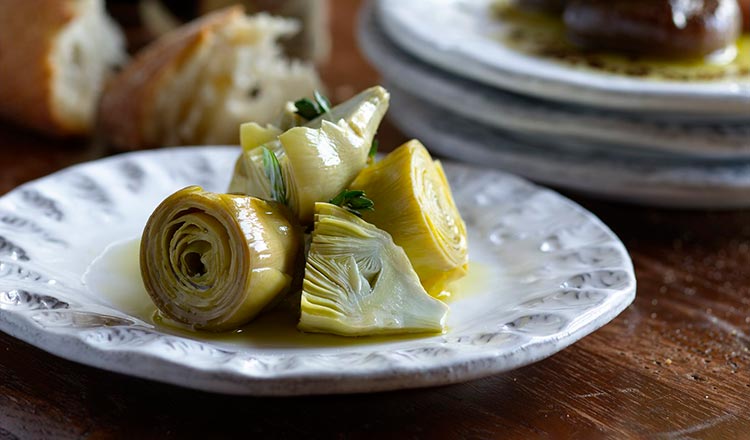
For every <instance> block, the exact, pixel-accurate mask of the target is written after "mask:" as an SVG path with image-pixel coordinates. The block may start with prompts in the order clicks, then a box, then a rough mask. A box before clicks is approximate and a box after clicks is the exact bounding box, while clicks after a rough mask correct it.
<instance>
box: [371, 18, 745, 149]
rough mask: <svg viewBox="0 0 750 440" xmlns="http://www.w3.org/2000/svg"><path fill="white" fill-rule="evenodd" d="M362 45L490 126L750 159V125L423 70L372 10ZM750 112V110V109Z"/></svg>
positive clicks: (589, 142)
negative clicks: (536, 94) (588, 102)
mask: <svg viewBox="0 0 750 440" xmlns="http://www.w3.org/2000/svg"><path fill="white" fill-rule="evenodd" d="M358 36H359V42H360V47H361V48H362V50H363V52H364V53H365V54H366V55H367V57H368V59H369V61H370V62H371V63H372V64H373V65H374V66H375V68H376V69H377V70H378V71H379V72H380V74H381V75H382V76H383V78H384V79H385V80H386V81H387V82H388V83H391V84H396V85H398V87H399V88H400V89H402V90H408V91H409V93H410V94H412V95H414V96H416V97H418V98H420V99H422V100H424V101H425V102H427V103H430V104H434V105H436V106H439V107H441V108H444V109H447V110H449V111H451V112H453V113H456V114H459V115H461V116H464V117H466V118H468V119H472V120H475V121H478V122H482V123H484V124H487V125H490V126H493V127H496V128H500V129H503V130H507V131H512V132H516V133H519V134H525V135H529V136H534V137H537V138H539V139H541V138H542V137H545V136H546V137H549V141H550V142H553V143H554V144H555V145H559V144H560V143H561V141H562V140H564V139H565V140H568V146H569V147H570V148H582V149H588V150H597V149H600V150H605V151H607V152H610V153H613V152H621V153H622V154H628V155H641V156H646V155H647V156H651V157H654V158H659V159H661V160H670V159H673V158H675V157H678V156H681V157H682V158H687V157H692V158H705V159H732V160H735V159H748V158H750V120H749V121H748V122H741V121H711V122H705V121H676V120H674V119H660V118H658V117H657V116H658V115H655V114H648V113H646V114H635V113H622V112H613V111H606V110H601V109H596V108H589V107H581V106H571V105H563V104H559V103H554V102H547V101H541V100H537V99H533V98H529V97H525V96H521V95H517V94H514V93H509V92H505V91H503V90H500V89H496V88H493V87H490V86H486V85H483V84H481V83H478V82H475V81H471V80H468V79H464V78H461V77H458V76H455V75H452V74H450V73H448V72H444V71H442V70H440V69H436V68H434V67H433V66H430V65H428V64H425V63H424V62H422V61H420V60H419V59H417V58H415V57H414V56H412V55H410V54H408V53H406V52H404V51H402V50H401V49H400V48H399V47H398V46H396V45H395V44H394V43H393V42H391V41H390V40H389V39H388V37H387V36H386V35H385V34H384V33H383V31H382V29H381V28H380V26H379V25H378V23H377V20H376V17H375V15H374V13H373V11H372V7H370V6H369V5H368V6H366V7H364V8H363V9H362V12H361V14H360V23H359V31H358ZM748 105H750V103H749V104H748Z"/></svg>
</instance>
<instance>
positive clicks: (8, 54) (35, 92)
mask: <svg viewBox="0 0 750 440" xmlns="http://www.w3.org/2000/svg"><path fill="white" fill-rule="evenodd" d="M76 6H77V4H76V2H73V1H68V0H36V1H18V0H0V116H2V117H3V118H5V119H8V120H11V121H14V122H16V123H18V124H20V125H23V126H25V127H28V128H32V129H35V130H39V131H42V132H44V133H47V134H51V135H55V136H70V135H81V134H84V133H85V129H82V127H75V126H68V125H66V123H65V122H64V119H63V118H61V117H60V115H58V114H57V111H58V109H56V108H55V103H54V96H53V80H54V75H55V72H56V71H55V69H56V67H55V65H54V64H53V62H52V52H53V50H54V44H55V41H56V39H57V37H58V35H59V34H60V32H61V31H62V30H63V29H64V28H65V27H66V26H67V25H68V24H69V23H70V22H71V21H72V20H73V19H75V18H76V17H78V16H79V15H80V13H81V12H82V11H79V10H76ZM30 29H33V32H30V31H29V30H30Z"/></svg>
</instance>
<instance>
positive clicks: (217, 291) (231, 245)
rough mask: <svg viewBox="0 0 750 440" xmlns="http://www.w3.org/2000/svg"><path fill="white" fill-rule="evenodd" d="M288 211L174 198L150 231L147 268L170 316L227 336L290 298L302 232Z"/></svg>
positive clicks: (143, 260)
mask: <svg viewBox="0 0 750 440" xmlns="http://www.w3.org/2000/svg"><path fill="white" fill-rule="evenodd" d="M285 211H286V208H285V207H283V206H280V205H278V204H276V203H268V202H265V201H263V200H260V199H257V198H254V197H248V196H239V195H229V194H214V193H210V192H206V191H203V190H202V189H201V188H200V187H197V186H191V187H187V188H185V189H182V190H180V191H177V192H176V193H174V194H172V195H171V196H169V197H168V198H167V199H165V200H164V201H163V202H162V203H161V204H160V205H159V206H158V207H157V208H156V210H155V211H154V212H153V214H152V215H151V217H150V218H149V220H148V222H147V224H146V227H145V229H144V231H143V237H142V239H141V249H140V266H141V275H142V277H143V282H144V285H145V287H146V290H147V292H148V294H149V295H150V296H151V299H152V300H153V301H154V303H155V304H156V306H157V308H158V309H159V311H160V312H161V313H162V314H163V315H164V316H166V317H168V318H171V319H173V320H175V321H178V322H181V323H183V324H187V325H189V326H191V327H193V328H195V329H200V330H210V331H223V330H230V329H233V328H236V327H238V326H240V325H242V324H244V323H247V322H248V321H250V320H251V319H252V318H253V317H255V316H256V315H257V314H258V313H259V312H260V311H261V310H263V309H264V308H265V307H266V306H268V305H269V304H271V303H272V302H273V301H274V300H275V299H277V298H278V297H280V295H283V294H284V293H286V292H287V291H288V290H289V288H290V286H291V285H292V284H293V283H292V281H293V279H294V277H295V263H297V262H298V261H299V260H298V259H299V257H300V256H301V252H302V240H303V238H302V232H301V230H300V228H299V226H297V225H295V224H293V223H292V222H290V221H289V220H288V218H287V215H286V214H285Z"/></svg>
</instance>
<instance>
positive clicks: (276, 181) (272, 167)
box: [262, 147, 287, 205]
mask: <svg viewBox="0 0 750 440" xmlns="http://www.w3.org/2000/svg"><path fill="white" fill-rule="evenodd" d="M262 148H263V170H264V171H265V172H266V177H267V178H268V181H269V182H270V183H271V198H272V199H273V200H275V201H277V202H279V203H281V204H283V205H286V204H287V198H286V185H285V184H284V175H283V174H282V173H281V165H279V159H278V158H277V157H276V154H274V152H273V151H271V150H269V149H268V148H266V147H262Z"/></svg>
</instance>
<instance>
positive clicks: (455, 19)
mask: <svg viewBox="0 0 750 440" xmlns="http://www.w3.org/2000/svg"><path fill="white" fill-rule="evenodd" d="M492 1H493V0H378V1H377V3H376V10H377V12H378V17H379V22H380V23H381V24H382V26H383V28H384V29H385V31H386V32H387V34H388V36H389V37H390V38H391V39H393V40H394V41H395V42H396V43H397V44H398V45H399V46H401V47H403V48H404V49H406V50H407V51H408V52H410V53H412V54H414V55H417V56H418V57H419V58H422V59H424V60H426V61H428V62H429V63H430V64H433V65H435V66H439V67H441V68H443V69H445V70H448V71H450V72H453V73H455V74H458V75H459V76H463V77H466V78H471V79H474V80H477V81H480V82H483V83H486V84H489V85H492V86H497V87H500V88H503V89H507V90H512V91H515V92H520V93H523V94H528V95H531V96H537V97H542V98H547V99H553V100H559V101H565V102H572V103H579V104H586V105H591V106H597V107H608V108H617V109H631V110H650V111H657V110H667V111H671V112H674V113H683V114H699V115H707V116H710V117H716V115H727V116H732V117H734V116H736V117H742V118H745V119H747V118H749V117H750V82H737V81H717V82H703V83H697V82H676V81H652V80H644V79H638V78H631V77H625V76H618V75H614V74H607V73H600V72H596V71H590V70H583V69H577V68H571V67H569V66H566V65H564V64H561V63H557V62H554V61H550V60H545V59H542V58H539V57H535V56H532V55H527V54H524V53H521V52H518V51H515V50H512V49H510V48H508V47H506V46H505V45H504V44H503V43H502V42H501V41H499V40H498V39H497V38H496V37H495V36H496V35H499V34H500V33H501V32H502V29H503V26H504V24H503V23H502V22H501V21H500V20H498V19H497V18H495V17H493V16H491V14H490V12H489V7H490V4H491V3H492Z"/></svg>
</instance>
